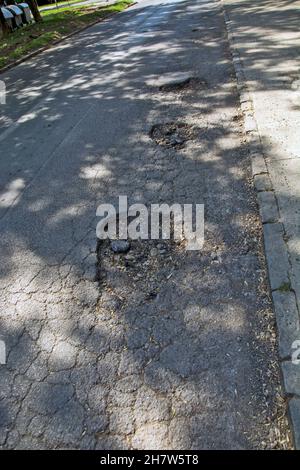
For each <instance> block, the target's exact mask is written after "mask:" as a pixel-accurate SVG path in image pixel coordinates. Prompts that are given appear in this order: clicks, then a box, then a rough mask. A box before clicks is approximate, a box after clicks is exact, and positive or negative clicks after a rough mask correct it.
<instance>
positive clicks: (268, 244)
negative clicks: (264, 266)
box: [263, 223, 290, 290]
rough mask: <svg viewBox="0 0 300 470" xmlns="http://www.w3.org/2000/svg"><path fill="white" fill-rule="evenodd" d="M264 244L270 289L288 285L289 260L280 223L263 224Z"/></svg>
mask: <svg viewBox="0 0 300 470" xmlns="http://www.w3.org/2000/svg"><path fill="white" fill-rule="evenodd" d="M263 231H264V244H265V252H266V259H267V263H268V272H269V279H270V285H271V289H272V290H276V289H279V288H280V287H282V286H283V285H288V284H289V282H290V280H289V276H288V272H289V261H288V254H287V250H286V246H285V243H284V241H283V228H282V224H281V223H275V224H264V226H263Z"/></svg>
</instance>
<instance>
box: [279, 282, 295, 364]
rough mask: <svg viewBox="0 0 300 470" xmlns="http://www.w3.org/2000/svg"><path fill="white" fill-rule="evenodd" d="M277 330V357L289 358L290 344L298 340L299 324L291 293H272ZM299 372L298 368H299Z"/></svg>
mask: <svg viewBox="0 0 300 470" xmlns="http://www.w3.org/2000/svg"><path fill="white" fill-rule="evenodd" d="M273 302H274V308H275V315H276V322H277V329H278V335H279V355H280V357H281V358H286V357H290V356H291V354H292V344H293V342H294V341H295V340H296V339H300V322H299V314H298V310H297V305H296V299H295V295H294V293H293V292H291V291H290V292H280V291H276V292H273ZM299 372H300V368H299Z"/></svg>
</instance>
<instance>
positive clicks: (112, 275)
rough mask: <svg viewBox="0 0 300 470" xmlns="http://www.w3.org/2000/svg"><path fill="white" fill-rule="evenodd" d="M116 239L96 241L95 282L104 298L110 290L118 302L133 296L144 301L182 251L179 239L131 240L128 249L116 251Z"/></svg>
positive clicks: (171, 269)
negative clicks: (96, 281) (96, 264)
mask: <svg viewBox="0 0 300 470" xmlns="http://www.w3.org/2000/svg"><path fill="white" fill-rule="evenodd" d="M116 242H117V241H116V240H114V241H111V240H109V239H107V240H101V241H99V242H98V281H99V286H100V291H101V293H102V294H103V293H105V296H104V298H106V297H107V293H110V295H111V297H112V298H114V299H115V300H117V302H118V303H119V304H120V303H124V302H125V301H127V302H128V301H130V302H132V300H133V297H136V296H137V297H140V298H141V300H142V299H143V300H144V301H147V300H149V301H150V300H152V299H153V298H155V297H156V296H157V294H158V292H159V290H160V288H161V286H162V285H163V284H164V282H166V281H168V280H169V279H170V278H171V277H172V275H173V273H174V270H175V269H176V267H177V266H178V263H180V257H181V254H182V253H183V251H184V250H183V247H182V244H183V242H180V241H174V240H130V241H129V242H128V243H129V246H130V248H129V249H128V251H126V252H118V253H116V251H115V245H116ZM126 248H127V246H126ZM130 292H131V294H130ZM131 296H132V297H131ZM123 297H124V298H123ZM118 306H120V305H118Z"/></svg>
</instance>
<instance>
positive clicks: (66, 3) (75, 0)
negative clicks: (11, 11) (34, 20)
mask: <svg viewBox="0 0 300 470" xmlns="http://www.w3.org/2000/svg"><path fill="white" fill-rule="evenodd" d="M22 1H23V0H20V2H22ZM82 1H83V0H70V1H69V2H68V1H67V0H62V1H61V2H57V3H55V2H53V3H47V4H45V5H42V6H41V7H40V11H43V9H44V8H49V7H55V6H56V5H58V6H60V5H68V4H69V5H73V4H74V3H79V2H82Z"/></svg>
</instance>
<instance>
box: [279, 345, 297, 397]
mask: <svg viewBox="0 0 300 470" xmlns="http://www.w3.org/2000/svg"><path fill="white" fill-rule="evenodd" d="M299 339H300V337H299ZM281 369H282V374H283V382H284V388H285V391H286V393H288V394H289V395H298V396H299V397H300V364H293V363H292V362H291V361H286V362H282V364H281Z"/></svg>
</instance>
